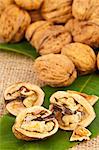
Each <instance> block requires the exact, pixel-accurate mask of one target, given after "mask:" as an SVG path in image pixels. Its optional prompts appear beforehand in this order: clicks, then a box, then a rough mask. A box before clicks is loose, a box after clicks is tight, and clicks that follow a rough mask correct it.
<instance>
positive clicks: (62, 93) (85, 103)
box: [50, 91, 96, 130]
mask: <svg viewBox="0 0 99 150" xmlns="http://www.w3.org/2000/svg"><path fill="white" fill-rule="evenodd" d="M68 95H69V96H71V97H73V98H74V99H75V100H76V101H77V102H78V104H80V105H82V106H83V107H84V108H85V109H86V111H87V113H88V116H87V117H86V118H85V119H84V120H82V121H81V122H79V125H81V126H83V127H87V126H88V125H90V123H91V122H92V121H93V120H94V119H95V117H96V115H95V112H94V109H93V107H92V106H91V105H90V104H89V103H88V101H86V99H85V98H84V97H82V96H81V95H79V94H76V93H69V92H65V91H57V92H56V93H54V94H53V95H52V96H51V97H50V103H52V104H54V98H57V99H58V98H62V97H68ZM59 126H60V128H61V129H63V130H74V128H72V127H70V126H67V127H65V126H62V124H59Z"/></svg>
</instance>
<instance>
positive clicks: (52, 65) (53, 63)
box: [34, 54, 77, 87]
mask: <svg viewBox="0 0 99 150" xmlns="http://www.w3.org/2000/svg"><path fill="white" fill-rule="evenodd" d="M34 71H35V74H36V76H37V77H38V79H39V80H40V81H43V82H44V83H45V84H46V85H50V86H53V87H55V86H56V87H61V86H68V85H70V84H72V82H73V81H74V80H75V79H76V77H77V73H76V70H75V66H74V64H73V63H72V61H71V60H70V59H69V58H68V57H66V56H64V55H61V54H48V55H43V56H41V57H39V58H37V59H36V60H35V62H34Z"/></svg>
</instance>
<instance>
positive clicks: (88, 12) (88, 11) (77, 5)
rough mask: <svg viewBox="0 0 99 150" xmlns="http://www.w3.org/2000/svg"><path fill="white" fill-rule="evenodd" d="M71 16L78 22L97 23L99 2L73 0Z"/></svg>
mask: <svg viewBox="0 0 99 150" xmlns="http://www.w3.org/2000/svg"><path fill="white" fill-rule="evenodd" d="M72 14H73V16H74V17H75V18H76V19H79V20H86V21H87V20H94V21H95V20H96V18H97V19H98V21H99V0H86V1H84V0H73V5H72ZM94 23H97V22H94Z"/></svg>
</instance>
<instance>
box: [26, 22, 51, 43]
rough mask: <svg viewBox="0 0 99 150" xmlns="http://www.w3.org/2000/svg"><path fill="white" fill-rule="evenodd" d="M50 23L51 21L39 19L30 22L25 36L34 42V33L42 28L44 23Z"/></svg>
mask: <svg viewBox="0 0 99 150" xmlns="http://www.w3.org/2000/svg"><path fill="white" fill-rule="evenodd" d="M46 24H47V25H50V24H51V23H50V22H47V21H37V22H34V23H32V24H30V25H29V26H28V28H27V30H26V34H25V37H26V39H27V40H28V41H29V42H31V44H32V38H33V35H34V33H35V32H36V31H37V30H38V29H39V28H40V27H42V26H43V25H46Z"/></svg>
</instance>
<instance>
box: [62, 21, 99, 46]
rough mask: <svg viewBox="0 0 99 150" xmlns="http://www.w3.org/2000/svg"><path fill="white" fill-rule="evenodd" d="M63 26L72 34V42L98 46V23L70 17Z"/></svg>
mask: <svg viewBox="0 0 99 150" xmlns="http://www.w3.org/2000/svg"><path fill="white" fill-rule="evenodd" d="M65 28H66V30H67V31H69V32H70V33H71V35H72V38H73V41H74V42H79V43H84V44H87V45H89V46H91V47H99V25H98V24H96V23H94V22H92V21H79V20H77V19H70V20H69V21H68V22H67V23H66V25H65Z"/></svg>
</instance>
